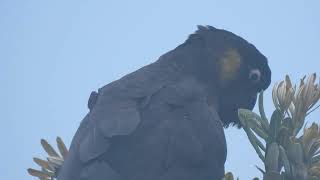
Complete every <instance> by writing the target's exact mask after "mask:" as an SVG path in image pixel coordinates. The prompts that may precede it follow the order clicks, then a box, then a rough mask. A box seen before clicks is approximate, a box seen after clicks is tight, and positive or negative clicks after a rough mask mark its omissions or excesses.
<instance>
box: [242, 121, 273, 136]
mask: <svg viewBox="0 0 320 180" xmlns="http://www.w3.org/2000/svg"><path fill="white" fill-rule="evenodd" d="M246 124H247V125H248V127H249V128H251V129H252V130H253V131H254V133H256V134H257V135H258V136H259V137H261V138H262V139H264V140H265V141H266V140H267V139H268V137H269V136H268V132H267V131H264V130H263V128H262V127H261V124H260V123H259V122H257V120H256V119H253V118H247V119H246Z"/></svg>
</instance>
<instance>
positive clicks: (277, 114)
mask: <svg viewBox="0 0 320 180" xmlns="http://www.w3.org/2000/svg"><path fill="white" fill-rule="evenodd" d="M282 119H283V114H282V113H281V111H279V110H275V111H274V112H273V113H272V116H271V121H270V128H269V136H270V137H271V138H272V140H271V141H272V142H273V141H275V140H276V138H277V135H278V133H279V130H280V128H281V122H282Z"/></svg>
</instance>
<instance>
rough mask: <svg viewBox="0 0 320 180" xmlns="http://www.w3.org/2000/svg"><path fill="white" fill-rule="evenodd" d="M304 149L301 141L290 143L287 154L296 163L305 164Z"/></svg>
mask: <svg viewBox="0 0 320 180" xmlns="http://www.w3.org/2000/svg"><path fill="white" fill-rule="evenodd" d="M303 155H304V152H303V149H302V145H301V144H300V143H290V144H289V145H288V149H287V156H288V158H289V160H290V161H291V162H294V163H295V164H303Z"/></svg>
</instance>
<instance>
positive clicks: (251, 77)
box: [249, 69, 261, 83]
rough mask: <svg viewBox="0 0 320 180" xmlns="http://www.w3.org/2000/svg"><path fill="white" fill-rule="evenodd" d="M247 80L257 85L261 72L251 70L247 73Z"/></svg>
mask: <svg viewBox="0 0 320 180" xmlns="http://www.w3.org/2000/svg"><path fill="white" fill-rule="evenodd" d="M249 80H250V81H251V82H253V83H258V82H260V80H261V72H260V71H259V70H258V69H252V70H251V71H250V73H249Z"/></svg>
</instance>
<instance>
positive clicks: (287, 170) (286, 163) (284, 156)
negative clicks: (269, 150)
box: [279, 145, 291, 177]
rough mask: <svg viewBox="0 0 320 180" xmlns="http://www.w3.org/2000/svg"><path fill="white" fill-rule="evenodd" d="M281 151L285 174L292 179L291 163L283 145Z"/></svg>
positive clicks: (280, 147)
mask: <svg viewBox="0 0 320 180" xmlns="http://www.w3.org/2000/svg"><path fill="white" fill-rule="evenodd" d="M279 150H280V160H281V161H282V164H283V166H284V170H285V173H286V175H287V177H290V175H291V168H290V162H289V159H288V156H287V153H286V151H285V150H284V148H283V147H282V146H281V145H280V146H279Z"/></svg>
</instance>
